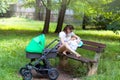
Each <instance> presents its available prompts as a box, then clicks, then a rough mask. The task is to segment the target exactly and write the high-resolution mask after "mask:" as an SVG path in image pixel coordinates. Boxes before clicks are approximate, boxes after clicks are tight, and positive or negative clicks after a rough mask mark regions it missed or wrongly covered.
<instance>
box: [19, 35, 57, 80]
mask: <svg viewBox="0 0 120 80" xmlns="http://www.w3.org/2000/svg"><path fill="white" fill-rule="evenodd" d="M56 41H57V44H56V45H55V46H54V47H53V48H49V47H50V46H51V45H52V44H53V43H55V42H56ZM58 41H59V40H57V39H55V40H53V41H52V42H51V43H50V44H48V45H47V46H46V47H44V46H45V35H44V34H41V35H39V36H37V37H35V38H33V39H32V40H31V41H30V43H29V44H28V46H27V47H26V57H27V58H29V59H31V62H30V63H28V64H26V65H25V66H24V67H22V68H21V69H20V70H19V73H20V74H21V76H22V77H23V80H32V77H33V76H32V72H31V70H35V71H36V72H37V73H40V74H41V75H42V76H48V78H49V79H50V80H56V79H57V78H58V76H59V73H58V71H57V69H56V68H53V67H52V66H51V65H50V62H49V60H48V59H50V58H55V57H56V56H57V54H58V51H57V48H58V44H59V43H58Z"/></svg>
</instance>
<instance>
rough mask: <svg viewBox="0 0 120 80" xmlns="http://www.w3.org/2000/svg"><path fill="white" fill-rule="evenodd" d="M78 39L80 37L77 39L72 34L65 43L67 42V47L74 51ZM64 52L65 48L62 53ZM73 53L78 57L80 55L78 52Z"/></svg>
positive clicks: (78, 41)
mask: <svg viewBox="0 0 120 80" xmlns="http://www.w3.org/2000/svg"><path fill="white" fill-rule="evenodd" d="M80 41H81V40H80V39H77V37H76V36H72V37H71V39H70V40H69V41H68V42H67V43H68V45H69V47H70V48H71V49H72V50H74V51H76V49H77V47H78V44H79V43H80ZM66 52H67V50H65V51H64V52H63V54H66ZM75 55H76V56H77V57H80V56H81V55H80V54H79V53H76V54H75Z"/></svg>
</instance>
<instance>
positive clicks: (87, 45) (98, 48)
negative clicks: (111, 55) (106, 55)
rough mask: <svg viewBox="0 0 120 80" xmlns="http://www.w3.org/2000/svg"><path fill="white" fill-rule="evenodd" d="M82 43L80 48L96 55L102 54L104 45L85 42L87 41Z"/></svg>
mask: <svg viewBox="0 0 120 80" xmlns="http://www.w3.org/2000/svg"><path fill="white" fill-rule="evenodd" d="M82 41H83V46H82V47H81V48H83V49H86V50H91V51H95V52H97V53H101V52H103V51H104V48H105V47H106V45H105V44H102V43H97V42H93V41H87V40H82Z"/></svg>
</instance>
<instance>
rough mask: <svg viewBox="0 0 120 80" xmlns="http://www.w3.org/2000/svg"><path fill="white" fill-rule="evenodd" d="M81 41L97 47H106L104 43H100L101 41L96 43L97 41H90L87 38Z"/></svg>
mask: <svg viewBox="0 0 120 80" xmlns="http://www.w3.org/2000/svg"><path fill="white" fill-rule="evenodd" d="M82 41H83V44H87V45H92V46H97V47H102V48H105V47H106V45H105V44H102V43H97V42H92V41H87V40H82Z"/></svg>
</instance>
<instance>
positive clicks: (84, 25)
mask: <svg viewBox="0 0 120 80" xmlns="http://www.w3.org/2000/svg"><path fill="white" fill-rule="evenodd" d="M82 29H83V30H85V29H86V16H85V14H84V16H83V22H82Z"/></svg>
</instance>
